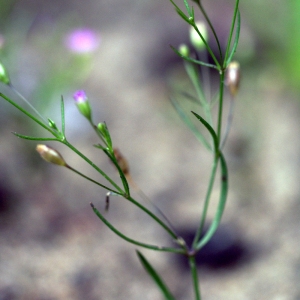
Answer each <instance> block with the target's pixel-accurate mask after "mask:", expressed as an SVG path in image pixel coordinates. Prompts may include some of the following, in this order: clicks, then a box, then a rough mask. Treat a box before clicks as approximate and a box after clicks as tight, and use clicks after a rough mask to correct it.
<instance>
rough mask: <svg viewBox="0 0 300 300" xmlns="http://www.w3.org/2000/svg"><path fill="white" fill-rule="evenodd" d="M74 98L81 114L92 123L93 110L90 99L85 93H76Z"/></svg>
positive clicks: (79, 91) (81, 91)
mask: <svg viewBox="0 0 300 300" xmlns="http://www.w3.org/2000/svg"><path fill="white" fill-rule="evenodd" d="M73 98H74V100H75V103H76V105H77V107H78V109H79V111H80V112H81V114H82V115H84V116H85V117H86V118H87V119H88V120H89V121H91V120H92V119H91V118H92V109H91V106H90V102H89V100H88V97H87V96H86V94H85V91H83V90H78V91H76V92H75V93H74V95H73Z"/></svg>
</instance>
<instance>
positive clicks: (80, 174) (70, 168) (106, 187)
mask: <svg viewBox="0 0 300 300" xmlns="http://www.w3.org/2000/svg"><path fill="white" fill-rule="evenodd" d="M66 168H68V169H69V170H71V171H73V172H74V173H76V174H78V175H79V176H81V177H83V178H85V179H86V180H88V181H91V182H93V183H95V184H96V185H99V186H101V187H102V188H104V189H106V190H108V191H110V192H112V193H115V194H117V195H122V194H120V193H119V192H117V191H115V190H113V189H111V188H109V187H108V186H105V185H104V184H101V183H100V182H98V181H96V180H94V179H92V178H90V177H88V176H86V175H84V174H82V173H81V172H79V171H77V170H76V169H74V168H72V167H71V166H69V165H67V166H66Z"/></svg>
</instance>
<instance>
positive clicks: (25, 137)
mask: <svg viewBox="0 0 300 300" xmlns="http://www.w3.org/2000/svg"><path fill="white" fill-rule="evenodd" d="M13 134H14V135H15V136H17V137H18V138H21V139H24V140H31V141H56V142H59V140H58V139H56V138H40V137H34V136H29V135H23V134H19V133H16V132H13Z"/></svg>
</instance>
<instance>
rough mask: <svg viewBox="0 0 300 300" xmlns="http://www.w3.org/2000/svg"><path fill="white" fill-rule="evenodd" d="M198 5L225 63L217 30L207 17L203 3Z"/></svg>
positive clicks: (198, 2) (221, 59) (199, 2)
mask: <svg viewBox="0 0 300 300" xmlns="http://www.w3.org/2000/svg"><path fill="white" fill-rule="evenodd" d="M197 4H198V6H199V8H200V10H201V12H202V14H203V16H204V18H205V20H206V22H207V24H208V25H209V27H210V29H211V31H212V32H213V35H214V37H215V40H216V42H217V45H218V50H219V54H220V61H223V55H222V49H221V45H220V41H219V39H218V36H217V33H216V31H215V28H214V26H213V25H212V23H211V21H210V19H209V17H208V15H207V13H206V11H205V9H204V7H203V6H202V3H201V1H197ZM217 65H218V64H217Z"/></svg>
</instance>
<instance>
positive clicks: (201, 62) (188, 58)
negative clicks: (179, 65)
mask: <svg viewBox="0 0 300 300" xmlns="http://www.w3.org/2000/svg"><path fill="white" fill-rule="evenodd" d="M170 47H171V48H172V50H173V51H174V52H175V53H176V54H177V55H178V56H180V57H181V58H183V59H184V60H186V61H189V62H192V63H194V64H197V65H201V66H205V67H209V68H213V69H218V67H217V66H215V65H212V64H208V63H205V62H203V61H200V60H197V59H194V58H191V57H187V56H184V55H182V54H181V53H180V52H179V51H178V50H177V49H176V48H175V47H174V46H172V45H170Z"/></svg>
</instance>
